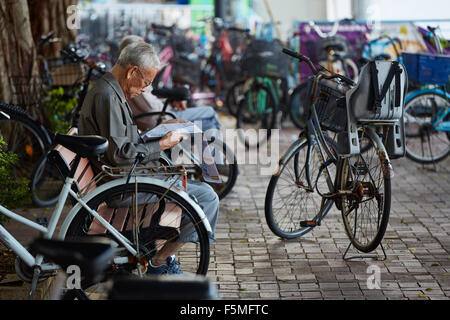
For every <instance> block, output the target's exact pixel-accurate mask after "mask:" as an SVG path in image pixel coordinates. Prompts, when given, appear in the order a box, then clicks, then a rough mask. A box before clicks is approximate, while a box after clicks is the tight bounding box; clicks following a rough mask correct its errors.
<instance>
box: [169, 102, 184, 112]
mask: <svg viewBox="0 0 450 320" xmlns="http://www.w3.org/2000/svg"><path fill="white" fill-rule="evenodd" d="M172 107H173V108H174V109H175V110H177V111H183V110H186V109H187V103H186V101H174V102H172Z"/></svg>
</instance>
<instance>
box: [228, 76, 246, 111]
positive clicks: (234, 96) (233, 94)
mask: <svg viewBox="0 0 450 320" xmlns="http://www.w3.org/2000/svg"><path fill="white" fill-rule="evenodd" d="M245 83H246V80H245V79H243V80H239V81H237V82H235V83H234V84H233V85H232V86H231V87H230V89H228V91H227V94H226V97H225V106H226V108H227V110H228V112H229V113H230V114H231V115H232V116H235V117H237V114H238V110H239V101H240V98H242V97H243V92H240V91H238V90H239V89H243V85H244V84H245Z"/></svg>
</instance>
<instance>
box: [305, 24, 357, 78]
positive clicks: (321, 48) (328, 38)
mask: <svg viewBox="0 0 450 320" xmlns="http://www.w3.org/2000/svg"><path fill="white" fill-rule="evenodd" d="M339 24H340V23H339V21H336V22H335V23H334V25H333V29H332V30H331V31H330V32H329V33H327V34H325V33H323V32H322V30H320V28H319V27H318V26H317V25H316V24H315V23H314V22H313V21H311V22H310V23H309V25H310V27H311V28H313V29H314V31H315V32H316V33H317V35H319V37H321V38H322V40H321V41H320V42H319V44H318V46H317V57H318V60H319V64H321V65H322V66H324V67H326V68H327V69H328V70H331V71H333V72H335V73H338V74H342V75H344V76H347V77H349V78H351V79H352V80H353V81H358V74H359V71H358V67H357V65H356V64H355V63H354V62H353V60H352V59H351V57H350V55H349V54H348V51H349V44H348V41H347V39H346V38H345V37H344V36H341V35H339V34H337V32H338V30H339Z"/></svg>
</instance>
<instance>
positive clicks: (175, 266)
mask: <svg viewBox="0 0 450 320" xmlns="http://www.w3.org/2000/svg"><path fill="white" fill-rule="evenodd" d="M179 265H180V263H179V262H178V261H176V260H175V256H170V257H168V258H167V264H163V265H160V266H157V267H155V266H153V265H152V262H151V261H150V262H149V266H148V270H147V273H148V274H184V273H183V271H181V269H180V267H179Z"/></svg>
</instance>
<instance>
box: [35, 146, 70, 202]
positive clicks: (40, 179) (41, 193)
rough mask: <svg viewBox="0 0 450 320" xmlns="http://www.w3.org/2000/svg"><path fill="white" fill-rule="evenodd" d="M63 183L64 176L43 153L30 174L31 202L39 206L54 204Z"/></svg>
mask: <svg viewBox="0 0 450 320" xmlns="http://www.w3.org/2000/svg"><path fill="white" fill-rule="evenodd" d="M63 185H64V177H62V176H61V174H60V173H59V171H58V169H57V168H56V166H55V165H53V164H52V163H50V162H49V161H48V159H47V155H46V154H44V155H43V156H42V157H41V159H40V160H39V162H38V163H37V165H36V166H35V167H34V170H33V173H32V174H31V181H30V188H31V198H32V200H33V203H34V204H35V205H37V206H38V207H41V208H44V207H52V206H54V205H55V204H56V202H57V201H58V197H59V193H60V192H61V190H62V187H63Z"/></svg>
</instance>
